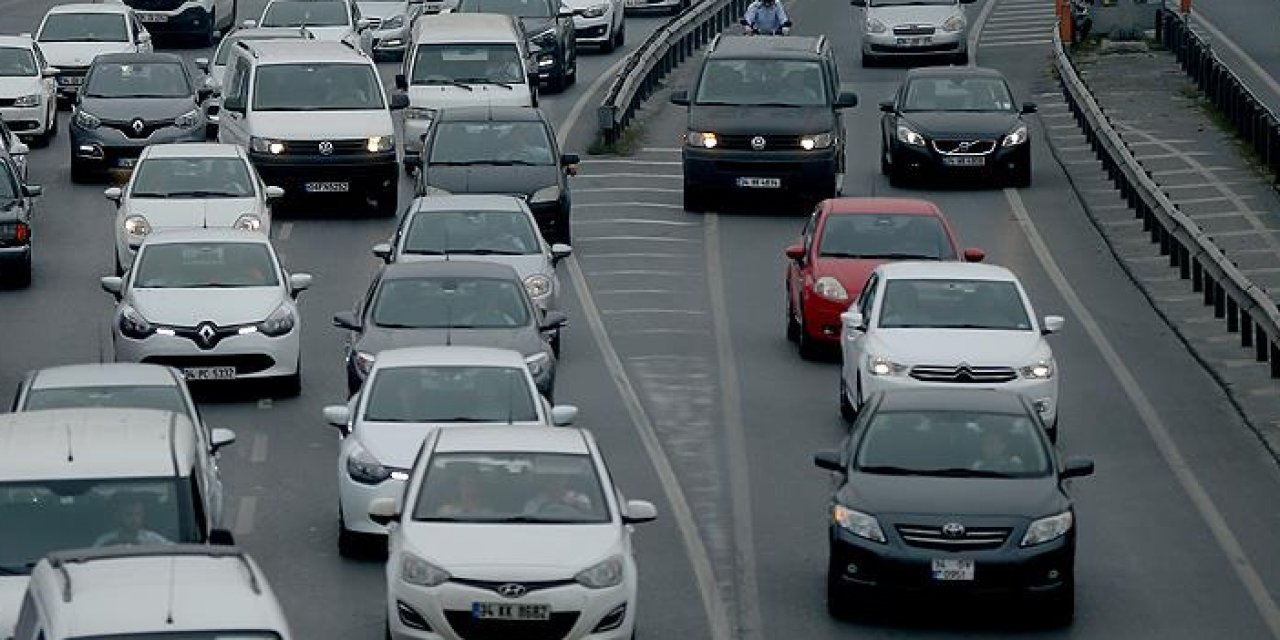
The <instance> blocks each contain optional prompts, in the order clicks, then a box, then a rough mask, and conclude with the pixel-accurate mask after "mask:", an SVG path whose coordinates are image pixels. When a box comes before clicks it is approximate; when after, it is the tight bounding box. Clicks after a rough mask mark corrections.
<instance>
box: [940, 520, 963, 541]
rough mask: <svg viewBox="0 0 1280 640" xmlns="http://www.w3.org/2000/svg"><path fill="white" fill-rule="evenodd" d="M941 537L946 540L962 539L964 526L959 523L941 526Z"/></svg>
mask: <svg viewBox="0 0 1280 640" xmlns="http://www.w3.org/2000/svg"><path fill="white" fill-rule="evenodd" d="M942 535H944V536H946V537H948V538H963V537H964V525H962V524H960V523H959V522H948V523H946V524H944V525H942Z"/></svg>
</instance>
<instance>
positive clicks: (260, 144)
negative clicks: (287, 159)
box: [249, 136, 284, 156]
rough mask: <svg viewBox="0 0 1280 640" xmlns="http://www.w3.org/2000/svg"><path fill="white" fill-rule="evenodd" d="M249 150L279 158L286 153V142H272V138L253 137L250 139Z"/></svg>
mask: <svg viewBox="0 0 1280 640" xmlns="http://www.w3.org/2000/svg"><path fill="white" fill-rule="evenodd" d="M249 149H251V150H252V151H255V152H257V153H270V154H271V155H275V156H278V155H280V154H282V153H284V142H281V141H280V140H272V139H270V138H259V137H257V136H253V137H251V138H249Z"/></svg>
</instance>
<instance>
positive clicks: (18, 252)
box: [0, 155, 41, 287]
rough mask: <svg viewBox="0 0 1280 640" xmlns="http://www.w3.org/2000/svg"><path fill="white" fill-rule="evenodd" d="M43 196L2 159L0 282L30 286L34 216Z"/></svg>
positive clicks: (0, 182) (36, 187)
mask: <svg viewBox="0 0 1280 640" xmlns="http://www.w3.org/2000/svg"><path fill="white" fill-rule="evenodd" d="M40 193H41V189H40V187H39V186H37V185H33V184H30V185H29V184H26V183H24V182H23V181H22V178H21V177H20V176H19V174H18V169H17V167H15V166H14V164H13V163H12V162H11V161H10V160H8V159H7V157H6V156H3V155H0V280H3V281H5V282H6V283H8V284H12V285H14V286H18V287H25V286H27V285H28V284H30V283H31V212H32V210H33V208H34V206H35V200H34V199H35V198H36V197H37V196H39V195H40Z"/></svg>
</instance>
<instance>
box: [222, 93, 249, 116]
mask: <svg viewBox="0 0 1280 640" xmlns="http://www.w3.org/2000/svg"><path fill="white" fill-rule="evenodd" d="M222 110H223V111H231V112H234V113H244V98H243V97H241V96H227V97H226V98H224V99H223V100H222Z"/></svg>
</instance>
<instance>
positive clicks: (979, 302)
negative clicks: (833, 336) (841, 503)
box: [840, 262, 1064, 440]
mask: <svg viewBox="0 0 1280 640" xmlns="http://www.w3.org/2000/svg"><path fill="white" fill-rule="evenodd" d="M840 317H841V321H842V324H843V332H844V336H843V339H842V340H841V341H840V344H841V350H842V353H843V356H844V364H843V366H842V367H841V369H840V412H841V414H842V415H844V417H845V418H846V419H849V420H852V419H853V418H854V417H855V416H856V414H857V411H858V409H859V408H860V407H861V406H862V403H863V402H864V401H865V400H866V399H867V398H868V397H870V396H871V394H873V393H876V392H878V391H886V390H891V389H901V388H921V387H924V388H936V387H939V386H945V387H951V388H957V389H1005V390H1009V391H1016V392H1019V393H1021V394H1023V395H1024V396H1025V397H1026V398H1027V400H1028V401H1029V402H1030V403H1031V404H1032V405H1033V406H1034V407H1035V408H1036V410H1037V411H1039V412H1040V416H1041V418H1043V419H1044V423H1045V425H1046V427H1047V428H1048V432H1049V437H1050V438H1051V439H1055V440H1056V438H1057V433H1058V379H1059V377H1060V376H1059V375H1058V365H1057V363H1056V362H1055V361H1054V358H1053V350H1052V349H1050V348H1049V343H1048V341H1046V340H1045V339H1044V336H1045V335H1047V334H1050V333H1054V332H1056V331H1058V330H1060V329H1061V328H1062V326H1063V322H1064V320H1063V318H1062V317H1061V316H1045V318H1044V320H1043V322H1038V321H1037V320H1036V316H1035V311H1034V309H1033V308H1032V306H1031V301H1030V299H1029V298H1028V297H1027V293H1026V291H1025V290H1024V289H1023V287H1022V283H1021V282H1019V281H1018V277H1017V276H1015V275H1014V274H1013V272H1011V271H1009V270H1008V269H1006V268H1004V267H998V266H995V265H988V264H976V263H965V262H896V263H889V264H884V265H881V266H880V267H878V268H877V269H876V270H875V271H874V272H872V274H871V277H870V279H869V280H868V281H867V284H866V286H865V287H864V288H863V290H862V295H861V296H859V297H858V300H857V302H855V303H854V304H853V305H852V306H851V307H850V308H849V310H848V311H846V312H844V314H842V315H841V316H840Z"/></svg>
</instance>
